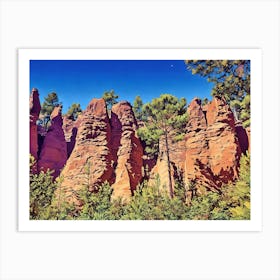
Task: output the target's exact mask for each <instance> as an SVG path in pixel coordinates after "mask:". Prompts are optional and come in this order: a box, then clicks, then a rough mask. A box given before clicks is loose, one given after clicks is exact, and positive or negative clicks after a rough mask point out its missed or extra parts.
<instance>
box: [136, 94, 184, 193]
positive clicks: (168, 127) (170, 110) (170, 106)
mask: <svg viewBox="0 0 280 280" xmlns="http://www.w3.org/2000/svg"><path fill="white" fill-rule="evenodd" d="M143 111H144V113H145V115H146V116H147V121H146V123H145V126H144V127H142V128H140V129H139V130H138V134H139V137H140V138H141V140H142V141H144V142H145V143H146V152H147V153H150V154H154V155H155V154H157V153H158V150H159V141H160V139H162V140H163V147H164V151H163V152H164V154H165V155H166V158H167V167H168V181H169V186H168V187H169V194H170V197H171V198H172V197H173V192H174V187H173V186H172V175H171V161H170V145H171V143H170V141H171V139H172V140H173V141H178V140H181V139H182V137H183V136H184V135H185V130H186V122H187V112H186V99H185V98H181V99H178V98H177V97H175V96H173V95H171V94H162V95H161V96H160V97H159V98H155V99H153V100H152V101H151V102H150V103H147V104H145V106H144V108H143Z"/></svg>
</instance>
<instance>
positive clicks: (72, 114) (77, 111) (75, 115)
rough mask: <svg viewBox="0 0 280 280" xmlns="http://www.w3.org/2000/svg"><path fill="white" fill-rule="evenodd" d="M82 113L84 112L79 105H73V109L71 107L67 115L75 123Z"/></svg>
mask: <svg viewBox="0 0 280 280" xmlns="http://www.w3.org/2000/svg"><path fill="white" fill-rule="evenodd" d="M81 112H82V108H81V105H80V104H79V103H73V104H72V105H71V107H69V109H68V111H67V113H66V115H67V116H69V118H71V119H72V120H74V121H75V120H76V119H77V118H78V116H79V114H80V113H81Z"/></svg>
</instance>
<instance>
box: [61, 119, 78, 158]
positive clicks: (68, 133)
mask: <svg viewBox="0 0 280 280" xmlns="http://www.w3.org/2000/svg"><path fill="white" fill-rule="evenodd" d="M80 124H81V115H79V117H78V118H77V119H76V120H73V119H72V118H71V117H69V116H64V117H63V126H62V128H63V131H64V135H65V141H66V143H67V156H68V158H69V157H70V155H71V153H72V151H73V149H74V147H75V144H76V137H77V132H78V128H79V126H80Z"/></svg>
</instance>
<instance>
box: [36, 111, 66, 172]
mask: <svg viewBox="0 0 280 280" xmlns="http://www.w3.org/2000/svg"><path fill="white" fill-rule="evenodd" d="M61 109H62V108H61V106H57V107H55V108H54V110H53V112H52V113H51V116H50V119H51V125H50V127H49V129H48V131H47V133H46V136H45V139H44V142H43V145H42V149H41V152H40V157H39V160H38V169H39V170H43V171H46V170H47V169H50V170H54V173H53V177H54V178H56V177H57V176H58V175H59V174H60V171H61V169H62V168H63V167H64V165H65V163H66V160H67V146H66V142H65V137H64V132H63V130H62V116H61Z"/></svg>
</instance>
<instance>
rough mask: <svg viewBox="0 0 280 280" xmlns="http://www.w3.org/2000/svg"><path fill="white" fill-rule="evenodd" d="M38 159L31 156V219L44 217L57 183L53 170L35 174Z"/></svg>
mask: <svg viewBox="0 0 280 280" xmlns="http://www.w3.org/2000/svg"><path fill="white" fill-rule="evenodd" d="M35 164H36V161H35V159H34V157H32V156H30V175H29V182H30V192H29V199H30V207H29V212H30V219H34V220H37V219H43V218H44V216H45V213H46V212H47V211H48V208H49V206H50V205H51V202H52V198H53V194H54V191H55V189H56V183H55V182H54V180H53V177H52V173H53V171H50V170H47V172H43V171H40V173H38V174H33V170H34V165H35Z"/></svg>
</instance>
